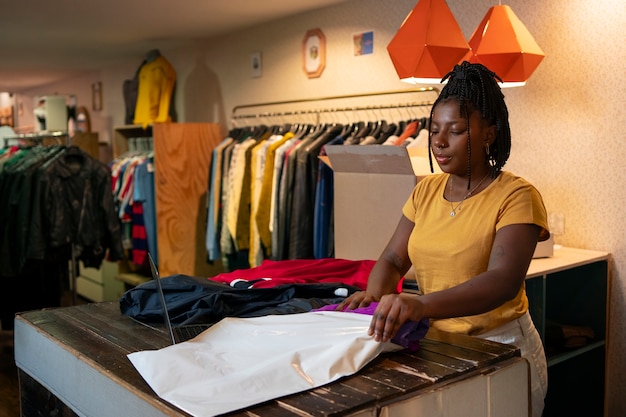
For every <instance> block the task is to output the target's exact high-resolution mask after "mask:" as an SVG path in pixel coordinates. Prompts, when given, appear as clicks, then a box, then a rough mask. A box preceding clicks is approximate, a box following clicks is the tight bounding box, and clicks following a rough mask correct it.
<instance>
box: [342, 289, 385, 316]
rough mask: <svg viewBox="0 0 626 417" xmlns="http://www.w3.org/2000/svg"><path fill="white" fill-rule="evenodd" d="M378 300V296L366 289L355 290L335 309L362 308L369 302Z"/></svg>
mask: <svg viewBox="0 0 626 417" xmlns="http://www.w3.org/2000/svg"><path fill="white" fill-rule="evenodd" d="M376 301H379V300H378V297H375V296H373V295H372V294H370V293H368V292H367V291H357V292H355V293H354V294H352V295H350V296H349V297H348V298H346V299H345V300H343V301H342V302H340V303H339V304H338V305H337V308H336V309H335V310H336V311H344V310H356V309H357V308H364V307H367V306H369V305H370V304H371V303H373V302H376Z"/></svg>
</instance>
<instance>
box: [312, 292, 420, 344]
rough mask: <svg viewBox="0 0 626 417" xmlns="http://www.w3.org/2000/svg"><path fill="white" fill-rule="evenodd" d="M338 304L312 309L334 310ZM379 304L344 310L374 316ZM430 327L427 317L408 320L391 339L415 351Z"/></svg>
mask: <svg viewBox="0 0 626 417" xmlns="http://www.w3.org/2000/svg"><path fill="white" fill-rule="evenodd" d="M337 305H338V304H329V305H326V306H324V307H320V308H317V309H315V310H312V311H333V310H335V309H336V308H337ZM377 306H378V303H377V302H374V303H371V304H370V305H369V306H367V307H361V308H357V309H354V310H344V311H347V312H350V313H358V314H367V315H370V316H373V315H374V311H376V307H377ZM429 327H430V320H429V319H427V318H423V319H422V320H420V321H419V322H415V321H407V322H406V323H404V324H403V325H402V326H400V329H398V332H397V333H396V335H395V336H394V337H393V339H391V341H392V342H393V343H395V344H397V345H400V346H402V347H404V348H405V349H406V350H408V351H410V352H415V351H416V350H418V349H419V348H420V340H422V339H423V338H424V336H425V335H426V333H427V332H428V329H429Z"/></svg>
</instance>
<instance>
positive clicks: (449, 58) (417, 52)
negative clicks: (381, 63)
mask: <svg viewBox="0 0 626 417" xmlns="http://www.w3.org/2000/svg"><path fill="white" fill-rule="evenodd" d="M469 50H470V47H469V45H468V44H467V41H466V40H465V37H464V36H463V32H461V28H460V27H459V24H458V23H457V21H456V19H455V18H454V15H453V14H452V11H450V9H449V8H448V5H447V4H446V2H445V0H419V1H418V2H417V4H416V5H415V7H414V8H413V10H412V11H411V12H410V13H409V15H408V16H407V17H406V18H405V19H404V22H402V25H401V26H400V29H398V32H397V33H396V34H395V36H394V37H393V38H392V39H391V42H389V45H387V52H388V53H389V56H390V57H391V61H392V62H393V66H394V67H395V69H396V72H397V73H398V75H399V77H400V80H401V81H405V82H409V83H413V84H416V83H427V84H432V83H437V84H438V83H439V82H440V81H441V78H443V76H444V75H446V74H447V73H448V72H450V71H451V70H452V68H454V65H455V64H457V63H459V61H460V60H461V59H462V58H463V57H464V56H465V55H466V54H467V53H468V51H469Z"/></svg>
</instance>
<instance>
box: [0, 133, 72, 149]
mask: <svg viewBox="0 0 626 417" xmlns="http://www.w3.org/2000/svg"><path fill="white" fill-rule="evenodd" d="M46 139H53V140H56V142H57V143H56V144H57V145H69V134H68V133H67V132H64V131H54V132H47V133H23V134H20V135H17V136H10V137H5V138H4V147H5V148H6V147H7V146H9V143H10V141H12V140H13V141H18V143H19V142H22V141H31V142H36V143H38V144H39V143H41V142H43V141H44V140H46Z"/></svg>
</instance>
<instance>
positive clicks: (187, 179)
mask: <svg viewBox="0 0 626 417" xmlns="http://www.w3.org/2000/svg"><path fill="white" fill-rule="evenodd" d="M133 138H140V141H139V142H141V141H142V140H143V139H145V138H152V140H151V143H152V146H153V150H154V181H155V195H156V219H157V220H156V222H157V247H158V263H159V265H158V266H159V272H160V274H161V276H168V275H173V274H186V275H192V276H210V275H211V274H212V272H213V271H212V266H211V265H209V264H208V263H207V262H206V245H205V234H206V223H205V222H206V194H207V192H208V191H207V187H208V185H207V181H208V177H209V167H210V164H211V156H212V151H213V148H215V146H217V145H218V144H219V143H220V142H221V140H222V134H221V129H220V127H219V125H218V124H216V123H156V124H154V125H149V126H147V127H145V128H144V127H143V126H141V125H128V126H120V127H116V128H115V129H114V136H113V156H114V157H116V158H117V157H120V156H121V155H123V154H124V153H125V152H127V151H129V150H131V146H129V145H130V142H131V139H133ZM149 273H150V272H149V270H147V271H136V270H135V268H133V266H132V265H130V263H128V262H124V263H122V264H121V265H120V271H119V274H118V277H117V279H119V280H120V281H123V282H124V283H126V284H127V285H129V286H135V285H138V284H140V283H142V282H145V281H146V280H148V279H149Z"/></svg>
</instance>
